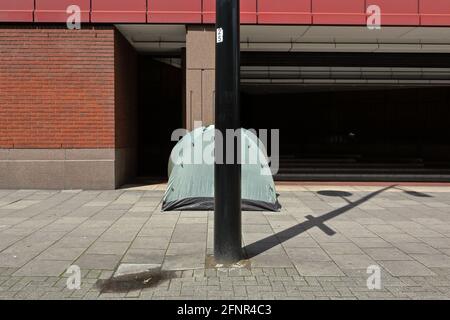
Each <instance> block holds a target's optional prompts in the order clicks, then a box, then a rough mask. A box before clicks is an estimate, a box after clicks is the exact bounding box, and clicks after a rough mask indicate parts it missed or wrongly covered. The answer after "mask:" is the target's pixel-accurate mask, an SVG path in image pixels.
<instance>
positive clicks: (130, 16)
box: [91, 0, 172, 23]
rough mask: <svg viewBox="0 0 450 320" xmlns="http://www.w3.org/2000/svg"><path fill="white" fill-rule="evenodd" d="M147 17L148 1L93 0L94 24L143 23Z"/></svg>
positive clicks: (92, 18)
mask: <svg viewBox="0 0 450 320" xmlns="http://www.w3.org/2000/svg"><path fill="white" fill-rule="evenodd" d="M170 1H172V0H170ZM146 16H147V0H125V1H124V0H92V13H91V20H92V22H115V23H119V22H130V23H132V22H136V23H137V22H141V23H143V22H146V21H147V17H146Z"/></svg>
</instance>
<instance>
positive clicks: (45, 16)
mask: <svg viewBox="0 0 450 320" xmlns="http://www.w3.org/2000/svg"><path fill="white" fill-rule="evenodd" d="M71 5H77V6H79V7H80V9H81V22H89V20H90V16H89V15H90V10H91V1H90V0H58V1H55V0H36V10H35V13H34V21H36V22H65V21H67V18H68V16H69V14H67V12H66V11H67V8H68V7H69V6H71Z"/></svg>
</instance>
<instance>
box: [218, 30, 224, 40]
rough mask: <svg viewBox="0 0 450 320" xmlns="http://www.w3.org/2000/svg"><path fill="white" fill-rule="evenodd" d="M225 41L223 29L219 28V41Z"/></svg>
mask: <svg viewBox="0 0 450 320" xmlns="http://www.w3.org/2000/svg"><path fill="white" fill-rule="evenodd" d="M222 42H223V29H222V28H217V43H222Z"/></svg>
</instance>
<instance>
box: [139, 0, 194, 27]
mask: <svg viewBox="0 0 450 320" xmlns="http://www.w3.org/2000/svg"><path fill="white" fill-rule="evenodd" d="M147 17H148V22H153V23H172V22H173V23H175V22H184V23H201V22H202V0H148V15H147Z"/></svg>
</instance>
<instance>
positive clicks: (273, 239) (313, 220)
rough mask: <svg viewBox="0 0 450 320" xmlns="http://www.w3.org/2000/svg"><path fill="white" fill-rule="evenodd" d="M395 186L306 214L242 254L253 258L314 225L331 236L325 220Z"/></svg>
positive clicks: (249, 246)
mask: <svg viewBox="0 0 450 320" xmlns="http://www.w3.org/2000/svg"><path fill="white" fill-rule="evenodd" d="M395 187H396V185H392V186H389V187H386V188H383V189H381V190H378V191H375V192H373V193H370V194H368V195H366V196H364V197H362V198H361V199H359V200H356V201H354V202H349V204H348V205H346V206H344V207H342V208H338V209H336V210H333V211H330V212H328V213H326V214H324V215H322V216H320V217H313V216H310V215H309V216H306V217H305V218H306V219H307V221H305V222H302V223H299V224H297V225H295V226H293V227H290V228H288V229H286V230H283V231H280V232H278V233H276V234H273V235H271V236H268V237H266V238H264V239H261V240H258V241H256V242H254V243H252V244H249V245H247V246H245V247H244V256H245V257H246V258H247V259H251V258H253V257H255V256H257V255H259V254H261V253H263V252H265V251H267V250H269V249H272V248H274V247H276V246H277V245H279V244H281V243H283V242H285V241H287V240H289V239H292V238H294V237H296V236H298V235H300V234H302V233H303V232H305V231H307V230H309V229H311V228H314V227H318V228H319V229H321V230H322V231H323V232H324V233H325V234H327V235H329V236H333V235H334V234H336V232H335V231H334V230H332V229H331V228H329V227H328V226H326V225H325V222H326V221H328V220H331V219H333V218H335V217H337V216H340V215H341V214H343V213H345V212H347V211H349V210H351V209H353V208H356V207H358V206H359V205H361V204H363V203H365V202H366V201H368V200H370V199H372V198H374V197H376V196H378V195H379V194H381V193H383V192H385V191H387V190H389V189H391V188H395Z"/></svg>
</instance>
